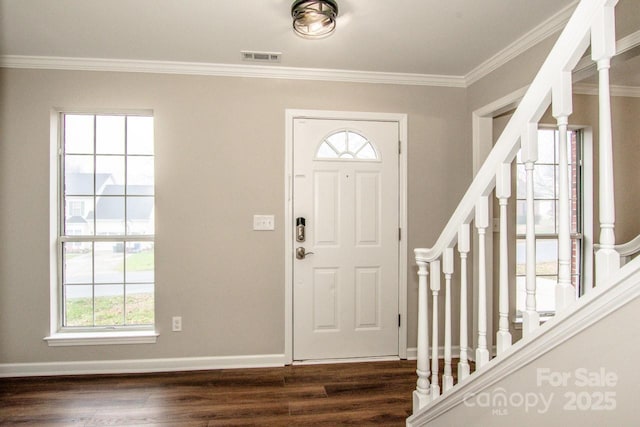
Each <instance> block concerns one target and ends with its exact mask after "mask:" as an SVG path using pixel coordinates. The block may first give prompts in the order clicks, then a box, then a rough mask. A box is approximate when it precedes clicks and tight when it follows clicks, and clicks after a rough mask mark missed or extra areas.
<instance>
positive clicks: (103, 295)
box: [95, 285, 124, 326]
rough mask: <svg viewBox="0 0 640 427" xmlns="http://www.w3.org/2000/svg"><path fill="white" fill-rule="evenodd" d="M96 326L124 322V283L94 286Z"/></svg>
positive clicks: (121, 323)
mask: <svg viewBox="0 0 640 427" xmlns="http://www.w3.org/2000/svg"><path fill="white" fill-rule="evenodd" d="M95 319H96V320H95V323H96V326H112V325H123V324H124V285H97V286H96V287H95Z"/></svg>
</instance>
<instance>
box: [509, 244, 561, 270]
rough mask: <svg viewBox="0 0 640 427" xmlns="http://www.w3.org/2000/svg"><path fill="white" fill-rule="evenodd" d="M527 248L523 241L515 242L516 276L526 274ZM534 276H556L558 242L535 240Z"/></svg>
mask: <svg viewBox="0 0 640 427" xmlns="http://www.w3.org/2000/svg"><path fill="white" fill-rule="evenodd" d="M526 263H527V247H526V240H525V239H518V240H517V241H516V275H519V276H520V275H525V274H526ZM536 274H537V275H556V274H558V241H557V240H556V239H537V240H536Z"/></svg>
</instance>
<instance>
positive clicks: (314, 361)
mask: <svg viewBox="0 0 640 427" xmlns="http://www.w3.org/2000/svg"><path fill="white" fill-rule="evenodd" d="M394 360H400V357H398V356H377V357H348V358H345V359H308V360H294V361H293V363H292V365H295V366H299V365H328V364H333V363H362V362H390V361H394Z"/></svg>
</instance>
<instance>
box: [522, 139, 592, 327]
mask: <svg viewBox="0 0 640 427" xmlns="http://www.w3.org/2000/svg"><path fill="white" fill-rule="evenodd" d="M558 146H559V132H558V131H557V130H553V129H543V128H541V129H540V130H539V132H538V161H537V162H536V164H535V169H534V211H535V230H536V275H537V278H536V307H537V310H538V312H540V314H541V315H543V316H544V315H552V314H553V313H555V285H556V283H557V281H558V219H559V218H558V196H559V189H558V186H559V182H558V181H559V178H558V172H559V166H558V162H559V159H558ZM567 150H568V153H567V154H568V159H569V181H570V186H571V189H570V194H571V200H570V203H569V206H570V209H571V277H572V279H571V280H572V284H573V286H574V288H575V289H576V290H579V289H580V287H581V283H580V282H581V280H582V246H583V244H582V220H581V210H582V173H581V170H582V160H581V159H582V137H581V131H577V130H571V131H569V132H568V138H567ZM516 169H517V182H516V193H517V206H516V308H517V314H518V317H519V316H520V314H521V313H522V312H523V311H524V309H525V298H526V272H525V269H526V244H525V233H526V222H527V219H526V211H527V201H526V192H527V190H526V173H525V168H524V163H522V159H521V157H520V153H518V156H517V159H516Z"/></svg>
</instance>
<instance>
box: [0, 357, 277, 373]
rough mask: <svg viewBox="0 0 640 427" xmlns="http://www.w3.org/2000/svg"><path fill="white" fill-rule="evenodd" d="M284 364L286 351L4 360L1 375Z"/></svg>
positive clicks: (190, 369)
mask: <svg viewBox="0 0 640 427" xmlns="http://www.w3.org/2000/svg"><path fill="white" fill-rule="evenodd" d="M281 366H284V355H283V354H259V355H248V356H218V357H180V358H166V359H137V360H99V361H74V362H47V363H3V364H0V378H6V377H29V376H45V375H46V376H50V375H98V374H128V373H146V372H177V371H199V370H212V369H248V368H273V367H281Z"/></svg>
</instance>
